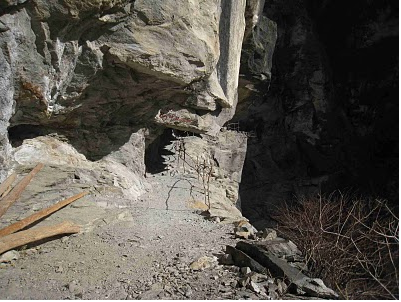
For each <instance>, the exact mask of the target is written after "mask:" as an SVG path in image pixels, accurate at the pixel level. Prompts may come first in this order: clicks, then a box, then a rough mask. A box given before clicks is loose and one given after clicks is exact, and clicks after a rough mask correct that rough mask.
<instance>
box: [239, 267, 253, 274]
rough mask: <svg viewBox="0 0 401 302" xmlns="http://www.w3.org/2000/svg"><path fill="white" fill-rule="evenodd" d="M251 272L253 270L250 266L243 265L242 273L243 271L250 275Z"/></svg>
mask: <svg viewBox="0 0 401 302" xmlns="http://www.w3.org/2000/svg"><path fill="white" fill-rule="evenodd" d="M251 272H252V270H251V269H250V268H249V267H248V266H245V267H241V273H242V274H243V275H248V274H249V273H251Z"/></svg>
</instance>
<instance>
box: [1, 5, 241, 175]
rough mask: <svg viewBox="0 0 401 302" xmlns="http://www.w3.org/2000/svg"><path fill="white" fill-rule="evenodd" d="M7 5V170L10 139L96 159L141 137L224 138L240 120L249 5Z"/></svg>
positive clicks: (3, 147)
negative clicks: (54, 140) (60, 140)
mask: <svg viewBox="0 0 401 302" xmlns="http://www.w3.org/2000/svg"><path fill="white" fill-rule="evenodd" d="M0 3H1V6H0V9H1V17H0V59H1V64H0V65H1V69H2V72H1V75H0V77H1V79H0V82H1V86H0V90H1V107H2V110H1V116H0V120H1V124H0V139H1V163H2V170H4V169H5V167H6V165H7V163H9V159H10V151H11V148H10V144H9V140H10V141H11V143H12V144H13V145H14V146H18V145H19V144H21V142H22V140H23V139H25V138H30V137H35V136H38V135H46V134H49V133H54V132H57V133H58V134H59V135H64V136H65V137H67V138H68V140H69V141H70V143H71V144H72V145H73V146H74V147H75V148H76V149H77V150H78V151H79V152H81V153H83V154H84V155H86V156H87V157H88V158H89V159H92V160H98V159H100V158H102V157H104V156H106V155H107V154H109V153H110V152H112V151H115V150H117V149H118V148H119V147H120V146H122V145H123V144H124V143H125V142H127V141H128V139H129V137H130V136H131V133H135V132H137V131H139V129H144V128H146V129H147V130H148V131H149V132H150V133H149V134H148V136H147V137H148V138H149V139H152V137H154V136H155V135H157V134H158V133H159V132H160V129H161V128H162V127H172V128H177V129H181V130H191V131H192V132H198V133H209V134H216V133H217V132H218V131H219V129H220V127H221V126H222V125H223V124H224V123H225V122H226V121H227V120H229V119H230V118H231V117H232V116H233V114H234V111H235V106H236V103H237V86H238V71H239V59H240V53H241V42H242V38H243V33H244V28H245V19H244V10H245V0H241V1H234V2H233V1H226V0H221V1H220V0H208V1H202V2H198V1H190V2H187V1H182V2H180V1H140V0H138V1H128V0H115V1H114V0H110V1H97V0H96V1H95V0H88V1H64V0H63V1H39V0H38V1H1V2H0ZM7 130H8V133H9V135H8V136H7ZM7 137H9V139H8V138H7ZM2 176H4V172H3V174H2Z"/></svg>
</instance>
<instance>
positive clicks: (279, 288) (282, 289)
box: [277, 279, 288, 295]
mask: <svg viewBox="0 0 401 302" xmlns="http://www.w3.org/2000/svg"><path fill="white" fill-rule="evenodd" d="M287 288H288V286H287V284H285V282H284V281H282V280H280V279H278V280H277V292H278V293H279V294H280V295H282V294H284V293H285V292H286V291H287Z"/></svg>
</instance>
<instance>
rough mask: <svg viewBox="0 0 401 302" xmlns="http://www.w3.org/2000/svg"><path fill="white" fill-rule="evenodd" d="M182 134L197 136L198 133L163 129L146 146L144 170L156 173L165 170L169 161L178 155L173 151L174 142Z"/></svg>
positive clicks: (182, 135)
mask: <svg viewBox="0 0 401 302" xmlns="http://www.w3.org/2000/svg"><path fill="white" fill-rule="evenodd" d="M184 136H199V134H196V133H193V132H188V131H180V130H176V129H170V128H166V129H164V131H163V133H162V134H161V135H159V136H158V137H157V138H156V139H155V140H153V141H152V142H151V143H150V144H149V145H148V146H147V147H146V151H145V165H146V172H148V173H151V174H156V173H160V172H163V171H166V170H167V169H168V165H169V163H172V162H173V161H174V160H176V156H178V155H176V153H175V149H174V148H176V145H175V144H174V142H175V141H177V140H178V139H179V138H180V137H184Z"/></svg>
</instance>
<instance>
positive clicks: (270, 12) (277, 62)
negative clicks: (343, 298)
mask: <svg viewBox="0 0 401 302" xmlns="http://www.w3.org/2000/svg"><path fill="white" fill-rule="evenodd" d="M263 14H264V16H265V18H267V19H268V20H270V21H269V22H270V23H271V24H277V26H276V27H274V26H270V30H268V34H264V35H263V38H264V40H265V41H273V40H274V37H275V35H276V34H277V41H276V45H275V49H274V54H273V61H272V65H271V66H272V70H271V80H270V77H269V76H265V77H264V81H263V80H262V81H261V78H262V77H261V76H259V77H257V76H252V73H254V71H253V70H254V69H251V68H250V66H254V65H252V64H250V63H249V54H252V56H251V57H252V58H253V57H255V55H256V54H258V48H257V47H253V48H250V47H248V48H246V46H247V45H252V41H253V40H249V39H248V42H247V40H245V41H244V48H243V53H242V58H241V75H240V79H241V81H240V83H241V85H240V95H239V104H238V110H237V114H236V116H235V117H234V120H235V121H239V125H240V129H241V130H245V131H254V132H255V137H254V138H252V139H250V140H248V151H247V158H246V161H245V166H244V170H243V177H242V184H241V188H240V193H241V199H242V206H243V213H244V215H246V216H247V217H249V218H251V220H253V222H256V221H258V220H260V221H263V219H264V218H265V217H268V214H269V213H271V212H272V211H273V210H274V209H275V206H277V205H280V204H282V203H283V201H285V200H287V201H288V200H292V199H293V198H294V196H295V195H302V194H309V193H312V192H316V191H318V190H322V191H323V192H330V191H331V190H333V189H337V188H340V189H344V188H354V189H358V190H359V192H361V193H367V194H373V195H380V196H382V197H385V198H389V199H390V201H392V202H394V203H397V202H398V186H397V182H398V168H397V167H398V165H397V162H398V127H397V126H396V125H397V124H398V114H397V112H398V50H397V49H398V47H397V41H398V4H397V3H396V2H395V1H394V2H391V1H363V0H361V1H355V2H352V3H349V2H346V1H309V0H308V1H300V0H272V1H266V3H265V5H264V8H263ZM259 20H260V19H259ZM258 27H260V28H258ZM256 28H257V30H254V31H253V33H254V36H255V33H257V32H258V30H259V31H260V30H261V28H266V26H263V22H259V24H258V26H256ZM275 28H276V30H275ZM256 37H257V36H256ZM253 44H255V45H257V44H256V43H253ZM259 45H260V44H259ZM262 45H265V49H266V47H268V45H269V43H264V44H263V43H262ZM269 51H270V52H271V50H269ZM259 53H260V50H259ZM270 55H271V54H270ZM259 57H261V56H260V55H259ZM267 66H268V65H265V67H262V68H261V69H259V71H257V72H255V73H256V74H258V73H259V74H260V75H269V74H270V73H269V71H270V70H269V68H267Z"/></svg>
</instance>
